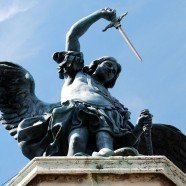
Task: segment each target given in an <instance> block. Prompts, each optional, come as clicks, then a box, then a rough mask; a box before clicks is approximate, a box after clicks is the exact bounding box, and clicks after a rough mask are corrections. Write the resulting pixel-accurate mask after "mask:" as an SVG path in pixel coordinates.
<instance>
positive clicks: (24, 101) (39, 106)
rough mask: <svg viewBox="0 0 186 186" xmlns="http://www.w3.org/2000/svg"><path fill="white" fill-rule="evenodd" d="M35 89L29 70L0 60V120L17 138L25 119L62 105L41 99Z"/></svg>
mask: <svg viewBox="0 0 186 186" xmlns="http://www.w3.org/2000/svg"><path fill="white" fill-rule="evenodd" d="M34 91H35V83H34V79H33V77H32V76H31V74H30V73H29V72H28V71H26V70H25V69H24V68H23V67H21V66H19V65H17V64H14V63H11V62H0V114H1V118H0V122H2V124H3V125H4V126H5V128H6V129H7V130H9V133H10V135H12V136H13V137H14V138H15V139H17V127H18V124H19V123H20V122H21V121H22V120H23V119H25V118H28V117H32V116H36V115H40V114H43V113H45V112H49V111H50V110H51V109H52V108H54V107H57V106H59V105H60V103H54V104H47V103H44V102H42V101H40V100H39V99H38V98H37V97H36V96H35V93H34Z"/></svg>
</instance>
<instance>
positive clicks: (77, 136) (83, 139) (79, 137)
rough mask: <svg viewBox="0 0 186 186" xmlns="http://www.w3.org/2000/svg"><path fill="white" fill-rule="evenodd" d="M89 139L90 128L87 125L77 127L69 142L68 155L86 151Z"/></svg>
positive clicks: (72, 132)
mask: <svg viewBox="0 0 186 186" xmlns="http://www.w3.org/2000/svg"><path fill="white" fill-rule="evenodd" d="M87 141H88V130H87V128H86V127H82V128H77V129H74V130H73V131H71V133H70V135H69V138H68V143H69V148H68V154H67V156H73V155H74V154H76V153H78V152H83V153H85V151H86V146H87Z"/></svg>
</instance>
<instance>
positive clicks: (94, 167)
mask: <svg viewBox="0 0 186 186" xmlns="http://www.w3.org/2000/svg"><path fill="white" fill-rule="evenodd" d="M9 185H11V186H15V185H19V186H22V185H28V186H51V185H52V186H96V185H99V186H111V185H112V186H123V185H127V186H134V185H135V186H140V185H144V186H169V185H170V186H172V185H179V186H183V185H186V175H185V174H184V173H183V172H182V171H181V170H180V169H178V168H177V167H176V166H175V165H174V164H173V163H172V162H171V161H169V160H168V159H167V158H166V157H164V156H128V157H120V156H118V157H109V158H93V157H71V158H69V157H68V158H67V157H40V158H34V159H33V160H32V161H31V162H30V163H29V164H28V165H27V166H26V167H25V168H24V169H23V170H22V171H21V172H20V173H19V174H18V175H17V176H16V177H15V178H13V179H12V180H11V182H10V183H9Z"/></svg>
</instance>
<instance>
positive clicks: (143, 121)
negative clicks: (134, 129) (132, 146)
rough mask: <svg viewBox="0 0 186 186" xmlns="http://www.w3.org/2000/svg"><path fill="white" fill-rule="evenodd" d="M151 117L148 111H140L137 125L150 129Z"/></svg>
mask: <svg viewBox="0 0 186 186" xmlns="http://www.w3.org/2000/svg"><path fill="white" fill-rule="evenodd" d="M152 117H153V115H152V114H151V113H150V112H149V110H147V109H145V110H142V111H141V113H140V116H139V117H138V120H137V125H139V126H141V127H142V128H143V127H151V126H152Z"/></svg>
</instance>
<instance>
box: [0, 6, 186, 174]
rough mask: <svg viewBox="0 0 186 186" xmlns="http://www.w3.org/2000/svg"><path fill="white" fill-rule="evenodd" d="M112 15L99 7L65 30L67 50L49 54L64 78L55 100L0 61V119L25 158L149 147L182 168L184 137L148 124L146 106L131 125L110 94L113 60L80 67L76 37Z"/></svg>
mask: <svg viewBox="0 0 186 186" xmlns="http://www.w3.org/2000/svg"><path fill="white" fill-rule="evenodd" d="M114 16H116V14H115V11H114V10H112V9H102V10H98V11H96V12H94V13H93V14H90V15H89V16H87V17H85V18H83V19H81V20H80V21H78V22H77V23H75V24H74V25H73V26H72V27H71V28H70V30H69V32H68V33H67V37H66V51H63V52H56V53H55V54H54V55H53V59H54V61H56V62H57V64H58V65H59V66H58V69H59V76H60V78H61V79H64V84H63V87H62V91H61V102H60V103H54V104H47V103H44V102H42V101H40V100H39V99H38V98H37V97H36V96H35V93H34V91H35V86H34V80H33V78H32V76H31V75H30V73H29V72H28V71H26V70H25V69H24V68H23V67H21V66H19V65H16V64H14V63H10V62H0V111H1V112H2V123H3V125H4V126H5V128H6V129H7V130H9V132H10V134H11V135H12V136H14V138H15V139H16V140H17V141H18V143H19V146H20V147H21V149H22V152H23V154H24V155H25V156H26V157H28V158H29V159H32V158H34V157H36V156H104V157H108V156H117V155H138V151H139V153H140V154H152V152H153V151H154V152H153V153H154V154H159V155H166V156H167V157H168V158H169V159H171V160H172V161H173V162H174V163H175V164H177V165H178V166H179V167H180V168H181V169H182V170H184V171H185V167H186V166H185V157H186V153H185V152H186V150H184V149H185V148H186V138H185V135H183V134H182V133H181V132H180V131H179V130H178V129H176V128H175V127H172V126H169V125H157V124H156V125H155V124H153V125H152V115H151V114H150V112H149V111H147V110H145V111H142V112H141V114H140V116H139V118H138V120H137V124H136V126H134V125H133V124H132V123H131V122H130V112H129V111H128V109H127V108H126V107H125V106H124V105H122V104H121V103H120V102H119V101H118V100H117V99H116V98H114V97H113V96H111V94H110V93H109V91H108V89H109V88H113V87H114V85H115V82H116V80H117V78H118V76H119V74H120V72H121V66H120V64H119V63H118V62H117V60H116V59H115V58H113V57H109V56H104V57H101V58H99V59H96V60H94V61H93V62H92V63H91V64H90V65H89V66H84V58H83V54H82V52H80V42H79V38H80V37H81V36H82V35H83V34H84V33H85V32H86V31H87V30H88V29H89V27H90V26H91V25H92V24H94V23H95V22H96V21H98V20H99V19H101V18H104V19H106V20H108V21H112V20H113V18H114ZM144 131H145V135H144ZM147 131H148V132H147ZM150 131H152V141H151V132H150ZM144 136H146V137H145V139H146V140H145V139H144ZM145 141H146V142H145ZM152 145H153V149H152ZM169 147H170V148H169ZM137 150H138V151H137ZM152 150H153V151H152Z"/></svg>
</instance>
